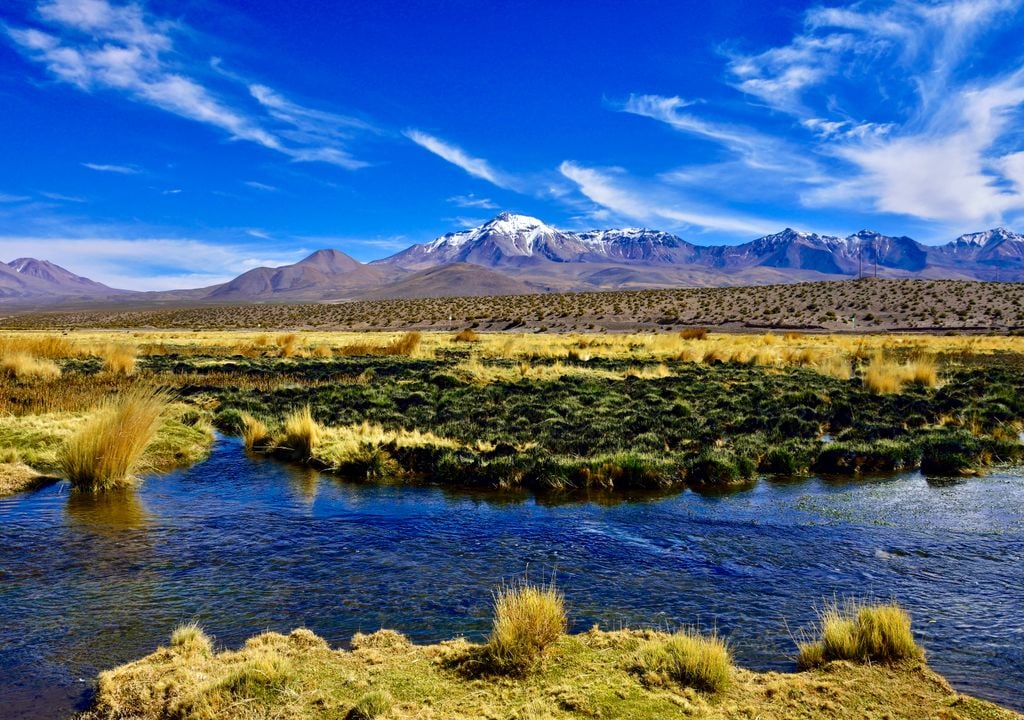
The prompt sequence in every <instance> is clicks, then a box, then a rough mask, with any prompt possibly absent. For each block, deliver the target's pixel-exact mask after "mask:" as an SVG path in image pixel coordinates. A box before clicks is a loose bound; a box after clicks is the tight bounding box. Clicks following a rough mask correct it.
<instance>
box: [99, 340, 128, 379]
mask: <svg viewBox="0 0 1024 720" xmlns="http://www.w3.org/2000/svg"><path fill="white" fill-rule="evenodd" d="M99 355H100V358H101V359H102V360H103V369H104V370H105V371H106V372H108V373H110V374H112V375H131V374H132V373H134V372H135V363H136V359H137V357H138V348H135V347H133V346H131V345H119V344H115V343H108V344H106V345H104V346H103V347H102V348H100V352H99Z"/></svg>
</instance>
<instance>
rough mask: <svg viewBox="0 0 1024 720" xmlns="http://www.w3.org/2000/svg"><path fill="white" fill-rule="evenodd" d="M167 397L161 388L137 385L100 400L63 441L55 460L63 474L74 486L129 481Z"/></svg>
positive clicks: (91, 487) (107, 485)
mask: <svg viewBox="0 0 1024 720" xmlns="http://www.w3.org/2000/svg"><path fill="white" fill-rule="evenodd" d="M168 400H169V398H168V395H167V393H165V392H162V391H157V390H152V389H149V388H141V389H135V390H129V391H127V392H125V393H123V394H121V395H119V396H117V397H114V398H110V399H108V400H106V401H104V402H103V403H102V404H101V405H100V406H99V408H97V410H96V412H94V413H93V415H92V417H90V418H89V419H88V420H86V421H85V423H84V424H83V425H82V426H81V428H79V430H78V431H77V432H76V433H75V434H74V435H72V436H71V437H69V438H68V440H67V442H66V443H65V445H64V448H63V449H62V451H61V453H60V457H59V460H58V462H59V465H60V468H61V471H62V472H63V473H64V475H65V477H67V479H68V480H70V481H71V484H72V485H73V486H74V487H75V488H77V489H80V490H93V491H95V490H107V489H111V488H114V487H117V486H119V485H124V484H130V478H131V474H132V473H133V472H134V471H135V470H136V469H137V467H138V463H139V460H140V459H141V458H142V454H143V453H144V452H145V450H146V447H147V446H148V445H149V444H150V442H152V440H153V438H154V437H155V435H156V432H157V430H158V429H159V427H160V423H161V418H162V416H163V413H164V411H165V410H166V408H167V404H168Z"/></svg>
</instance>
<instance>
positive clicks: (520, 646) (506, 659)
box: [486, 580, 567, 674]
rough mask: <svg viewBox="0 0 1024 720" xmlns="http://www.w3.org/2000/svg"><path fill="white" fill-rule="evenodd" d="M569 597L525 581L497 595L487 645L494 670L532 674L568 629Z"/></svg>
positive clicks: (500, 590) (495, 594) (554, 588)
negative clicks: (566, 601)
mask: <svg viewBox="0 0 1024 720" xmlns="http://www.w3.org/2000/svg"><path fill="white" fill-rule="evenodd" d="M566 624H567V621H566V617H565V596H564V595H562V593H561V592H560V591H559V590H558V589H557V588H556V587H555V583H554V581H552V582H551V583H549V584H548V585H532V584H530V583H529V582H528V581H525V580H524V581H522V582H519V583H515V584H512V585H509V586H506V587H502V588H500V589H498V590H497V591H496V592H495V593H494V621H493V627H492V628H491V636H490V638H489V639H488V641H487V648H486V651H487V655H488V658H489V660H490V665H491V667H492V669H494V670H495V671H498V672H504V673H509V674H522V673H525V672H528V671H529V670H531V669H532V668H533V667H535V666H536V664H537V663H538V662H539V661H540V659H541V657H542V656H543V654H544V651H545V650H546V649H547V648H548V647H549V646H550V645H551V644H552V643H554V642H555V641H556V640H558V638H560V637H561V636H562V635H563V633H565V628H566Z"/></svg>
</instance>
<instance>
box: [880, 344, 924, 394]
mask: <svg viewBox="0 0 1024 720" xmlns="http://www.w3.org/2000/svg"><path fill="white" fill-rule="evenodd" d="M938 382H939V371H938V365H937V363H936V362H935V359H934V358H932V357H926V356H919V357H917V358H916V359H914V360H907V361H906V362H898V361H896V360H893V359H891V358H887V357H886V356H885V354H884V353H883V352H882V351H881V350H878V351H876V352H875V354H874V355H873V356H872V359H871V362H870V363H868V366H867V367H866V368H865V369H864V386H865V387H867V388H868V389H869V390H871V392H874V393H877V394H879V395H884V394H888V393H896V392H899V391H900V390H902V389H903V386H904V385H907V384H908V383H914V384H917V385H923V386H925V387H935V386H936V385H937V384H938Z"/></svg>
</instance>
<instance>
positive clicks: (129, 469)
mask: <svg viewBox="0 0 1024 720" xmlns="http://www.w3.org/2000/svg"><path fill="white" fill-rule="evenodd" d="M1022 368H1024V338H1021V337H1017V336H1012V335H990V336H980V335H978V336H963V335H828V334H804V333H800V332H795V331H789V332H785V333H771V332H769V333H758V334H726V333H720V332H713V331H712V332H709V331H708V330H706V329H701V328H688V329H686V330H684V331H681V332H676V331H671V332H657V333H651V332H648V333H629V334H617V335H601V334H571V333H565V334H525V333H520V334H516V333H489V332H482V331H480V330H479V329H473V328H462V329H461V330H459V331H457V332H422V333H421V332H418V331H411V332H396V333H347V332H333V331H332V332H312V331H306V332H300V331H296V332H241V331H207V332H196V331H172V330H167V331H142V330H135V331H117V332H115V331H112V330H97V331H74V332H68V333H66V334H59V335H58V334H56V333H54V332H52V331H48V332H43V331H17V332H13V331H12V332H8V333H6V334H5V335H3V336H2V337H0V412H2V414H0V480H2V482H0V492H16V491H18V490H21V489H26V488H31V487H36V486H38V484H39V483H41V482H45V478H47V477H48V476H52V477H63V478H68V479H69V480H71V482H72V485H73V486H74V487H75V488H77V490H75V492H76V493H81V492H84V491H102V490H104V489H107V488H112V487H117V486H122V485H129V486H130V485H131V484H132V479H133V478H134V477H135V476H138V475H140V474H144V473H146V472H150V471H155V470H165V469H169V468H172V467H175V466H179V465H188V464H191V463H194V462H196V461H197V460H199V459H201V458H202V457H204V456H205V454H206V452H207V451H208V449H209V447H210V443H211V442H212V440H213V429H214V428H217V429H219V430H220V431H221V432H223V433H227V434H231V435H239V436H241V437H242V438H243V443H242V445H243V446H244V447H245V448H246V450H247V452H249V453H250V454H251V456H252V457H253V458H254V459H256V458H259V457H260V456H264V455H265V456H272V457H275V458H280V459H282V460H285V461H288V462H290V463H295V464H298V465H307V466H311V467H312V468H314V469H316V470H318V471H327V472H330V473H333V474H336V475H338V476H340V477H342V478H344V479H346V480H352V481H357V482H373V483H384V484H406V483H411V484H441V485H445V486H451V487H454V488H464V489H474V488H480V489H487V490H492V491H493V490H497V491H503V492H511V491H514V490H522V489H526V490H532V491H536V492H538V493H542V494H544V495H546V496H550V494H551V493H555V494H559V495H562V494H566V495H570V496H571V495H572V494H574V493H578V492H587V491H593V490H600V491H602V492H632V491H647V490H671V489H681V488H684V487H690V488H693V489H695V490H697V491H698V492H700V493H705V494H709V495H714V494H716V493H719V492H722V491H728V490H731V489H736V488H743V487H749V486H750V484H751V483H753V482H755V481H756V478H758V477H762V476H766V475H768V476H782V477H791V476H800V475H810V474H818V475H830V474H835V475H846V476H861V475H870V474H876V473H892V472H898V471H906V470H913V469H920V470H921V471H922V472H924V473H926V474H928V475H934V476H942V477H948V476H969V475H972V474H976V473H979V472H983V471H984V470H985V468H987V467H989V466H992V465H999V464H1002V465H1014V464H1017V463H1018V462H1019V461H1020V458H1021V455H1022V446H1021V441H1020V433H1021V431H1022V427H1024V424H1022V422H1024V373H1022V372H1021V369H1022ZM809 600H811V601H813V598H809ZM563 603H564V599H563V598H562V596H561V594H560V592H558V591H556V590H555V589H554V588H553V587H546V588H545V587H542V588H535V587H527V586H513V587H509V588H505V589H504V590H500V591H498V593H497V594H496V596H495V604H496V616H495V620H494V627H493V630H492V634H491V636H490V639H489V640H488V641H487V642H486V643H484V644H483V645H474V644H473V643H469V642H467V641H463V640H459V641H452V642H447V643H442V644H440V645H432V646H420V645H413V644H411V643H410V642H409V641H407V640H406V639H405V638H403V637H402V636H400V635H398V634H397V633H389V632H380V633H375V634H373V635H362V636H358V637H357V638H356V639H354V640H353V642H352V647H351V650H331V649H330V648H329V647H328V645H327V644H326V642H324V641H323V640H321V639H320V638H318V637H317V636H315V635H313V634H312V633H311V632H309V631H303V630H300V631H296V632H294V633H292V634H291V635H279V634H276V633H268V634H264V635H262V636H258V637H257V638H254V639H253V640H251V641H250V642H249V643H247V644H246V646H245V647H244V648H243V649H241V650H239V651H223V652H215V651H214V646H213V644H212V643H211V641H210V640H209V638H207V637H206V636H205V635H204V634H203V633H202V631H201V630H200V629H199V628H198V627H197V626H194V625H193V626H187V627H183V628H180V629H179V630H178V631H176V632H175V633H174V637H173V639H172V642H171V645H170V647H169V648H166V649H161V650H159V651H157V652H156V653H154V654H153V655H151V656H149V657H147V658H145V659H143V660H141V661H138V662H136V663H131V664H129V665H127V666H124V667H122V668H118V669H117V670H114V671H110V672H108V673H105V674H104V675H103V676H102V677H101V680H100V685H99V691H98V694H97V696H96V704H95V707H94V708H93V709H92V710H91V711H90V714H89V717H94V718H105V717H138V718H149V717H153V718H156V717H170V716H173V717H182V718H203V717H238V718H250V717H253V718H254V717H265V716H270V715H274V714H275V713H276V714H278V715H280V714H281V713H284V714H285V716H288V717H325V716H338V717H342V716H347V717H351V718H359V717H413V716H416V717H420V716H424V717H430V716H436V717H449V716H452V715H453V714H458V713H462V715H463V716H466V717H479V716H494V717H521V718H537V719H539V718H546V717H551V718H557V717H563V716H580V715H582V716H597V715H600V716H629V717H639V718H643V717H666V716H691V715H692V716H698V717H735V716H745V715H750V716H761V717H799V716H806V717H817V716H820V715H821V714H822V713H825V714H828V715H830V716H833V717H865V716H867V717H886V716H888V717H915V716H916V715H914V712H915V711H916V710H917V709H919V708H920V707H921V706H922V705H921V704H922V703H924V706H925V707H928V708H932V709H934V711H935V712H937V713H945V716H947V717H951V718H956V717H964V718H968V717H1003V716H1004V715H1003V714H1002V711H1001V710H998V709H996V708H995V707H994V706H989V705H987V704H984V703H981V702H979V701H975V700H972V699H970V698H967V697H965V696H961V695H958V694H957V693H955V692H954V691H952V690H951V689H950V688H949V686H948V685H946V684H945V683H944V681H942V680H941V678H939V677H938V676H937V675H935V674H934V673H932V671H931V670H930V669H928V667H927V665H925V664H924V661H923V659H922V655H921V653H920V650H919V648H918V646H917V644H916V642H915V641H914V638H913V636H912V634H911V632H910V619H909V616H908V615H907V614H906V613H905V612H904V611H903V610H902V609H900V608H899V607H897V606H895V605H891V604H885V603H883V604H881V605H878V606H870V607H867V606H856V605H844V606H828V607H826V608H825V609H824V610H823V611H822V613H821V616H820V618H819V620H820V622H819V626H818V627H817V628H815V629H814V631H813V633H812V634H813V636H807V637H803V636H801V638H799V639H798V643H799V650H798V651H797V650H794V653H797V652H798V654H799V663H800V665H801V666H802V667H803V668H805V669H806V670H805V671H804V672H801V673H797V674H777V673H762V672H753V671H748V670H744V669H742V668H739V667H735V666H734V665H733V663H732V651H731V649H730V646H729V645H728V643H727V642H725V640H724V639H723V638H722V637H720V636H718V635H716V634H714V633H711V634H708V633H703V634H702V633H696V632H692V631H687V630H680V631H678V632H674V633H664V632H659V631H652V630H635V631H634V630H618V631H614V632H605V631H600V630H596V629H595V630H593V631H591V632H586V633H582V634H574V635H565V634H564V631H565V629H566V627H567V622H566V617H565V610H564V605H563ZM524 627H526V628H527V630H525V631H524V630H523V628H524ZM865 662H867V663H868V664H863V663H865ZM865 688H871V689H870V690H866V689H865ZM1005 716H1006V717H1009V716H1010V715H1005Z"/></svg>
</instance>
